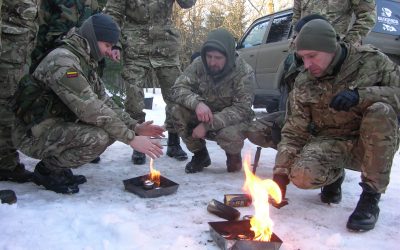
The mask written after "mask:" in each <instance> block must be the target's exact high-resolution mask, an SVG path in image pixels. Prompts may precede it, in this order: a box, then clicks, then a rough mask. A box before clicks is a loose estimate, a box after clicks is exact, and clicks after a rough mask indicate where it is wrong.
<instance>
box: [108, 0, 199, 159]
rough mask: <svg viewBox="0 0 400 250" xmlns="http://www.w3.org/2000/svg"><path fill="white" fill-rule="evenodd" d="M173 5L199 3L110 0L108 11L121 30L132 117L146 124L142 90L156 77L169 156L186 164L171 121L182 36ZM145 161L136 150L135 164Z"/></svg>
mask: <svg viewBox="0 0 400 250" xmlns="http://www.w3.org/2000/svg"><path fill="white" fill-rule="evenodd" d="M174 2H176V3H178V4H179V6H180V7H181V8H190V7H192V6H194V5H195V3H196V0H162V1H160V0H147V1H142V0H130V1H126V0H108V1H107V4H106V8H105V12H106V13H107V14H110V15H111V16H113V17H114V18H115V19H116V20H117V21H118V23H119V24H120V26H121V27H122V39H121V45H122V51H123V60H124V66H123V72H122V78H123V80H124V84H125V88H126V102H125V110H126V112H128V113H129V114H130V115H131V117H132V118H134V119H136V120H138V121H139V122H142V121H144V118H145V115H146V114H145V113H144V112H143V108H144V93H143V88H144V87H145V86H149V85H150V84H148V82H149V80H150V79H151V76H152V75H155V76H156V78H157V80H158V83H159V84H160V86H161V92H162V96H163V98H164V101H165V102H166V104H167V107H166V120H165V125H166V129H167V130H168V148H167V155H168V156H170V157H174V158H175V159H177V160H180V161H184V160H186V159H187V154H186V153H185V152H184V151H183V150H182V148H181V146H180V139H179V137H178V135H177V133H176V131H175V130H174V128H173V125H172V121H171V105H170V104H171V98H170V96H169V91H170V89H171V87H172V85H173V84H174V82H175V80H176V78H177V77H178V76H179V75H180V73H181V71H180V68H179V57H178V52H179V43H180V41H179V39H180V36H179V33H178V30H177V29H175V28H174V26H173V23H172V20H171V16H172V7H173V4H174ZM145 160H146V158H145V157H144V155H143V154H141V153H140V152H137V151H134V152H133V155H132V161H133V163H134V164H144V163H145Z"/></svg>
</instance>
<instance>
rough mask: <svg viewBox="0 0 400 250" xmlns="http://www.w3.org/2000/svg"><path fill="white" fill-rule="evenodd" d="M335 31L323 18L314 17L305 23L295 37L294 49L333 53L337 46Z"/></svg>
mask: <svg viewBox="0 0 400 250" xmlns="http://www.w3.org/2000/svg"><path fill="white" fill-rule="evenodd" d="M337 46H338V45H337V40H336V32H335V29H334V28H333V27H332V25H331V24H330V23H329V22H328V21H325V20H322V19H315V20H311V21H309V22H308V23H306V24H305V25H304V26H303V28H302V29H301V31H300V33H299V35H298V36H297V38H296V50H297V51H299V50H315V51H323V52H328V53H334V52H335V51H336V47H337Z"/></svg>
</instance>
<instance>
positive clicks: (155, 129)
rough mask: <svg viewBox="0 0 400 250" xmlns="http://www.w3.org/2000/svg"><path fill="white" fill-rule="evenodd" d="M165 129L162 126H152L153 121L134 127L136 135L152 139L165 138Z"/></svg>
mask: <svg viewBox="0 0 400 250" xmlns="http://www.w3.org/2000/svg"><path fill="white" fill-rule="evenodd" d="M164 131H165V129H164V128H163V127H162V126H158V125H153V121H147V122H143V123H141V124H137V125H136V127H135V133H136V134H138V135H147V136H152V137H156V138H157V137H165V135H164V134H163V132H164Z"/></svg>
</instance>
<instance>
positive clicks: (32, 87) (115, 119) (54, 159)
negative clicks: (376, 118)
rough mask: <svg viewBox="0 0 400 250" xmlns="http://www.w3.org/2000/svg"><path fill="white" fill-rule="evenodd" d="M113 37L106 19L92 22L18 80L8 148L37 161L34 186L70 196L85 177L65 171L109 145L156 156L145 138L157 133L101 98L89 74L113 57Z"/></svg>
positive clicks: (115, 38) (99, 88)
mask: <svg viewBox="0 0 400 250" xmlns="http://www.w3.org/2000/svg"><path fill="white" fill-rule="evenodd" d="M119 34H120V30H119V27H118V25H117V24H116V23H115V22H114V21H113V20H112V18H111V17H110V16H108V15H105V14H96V15H94V16H91V17H90V18H89V19H87V20H86V21H85V22H84V23H83V24H82V26H81V27H80V28H79V29H76V28H73V29H72V30H70V31H69V33H68V34H67V35H66V36H65V38H64V39H63V40H62V43H61V44H60V45H59V47H57V48H56V49H54V50H53V51H51V52H50V53H49V54H48V55H47V56H46V57H45V58H44V59H43V60H42V61H41V62H40V63H39V65H38V66H37V68H36V69H35V71H34V72H33V74H32V75H30V76H26V77H24V78H23V80H21V82H20V85H19V88H18V90H17V92H16V94H15V96H14V100H13V102H12V107H13V110H14V111H15V114H16V118H17V119H16V123H15V127H14V129H13V142H14V145H15V146H16V147H17V148H18V149H19V150H21V151H22V152H23V153H24V154H26V155H28V156H30V157H33V158H36V159H40V162H39V163H38V164H37V165H36V167H35V171H34V177H33V179H34V182H35V183H36V184H38V185H43V186H44V187H45V188H46V189H48V190H52V191H54V192H57V193H77V192H78V191H79V188H78V185H79V184H82V183H84V182H86V178H85V176H82V175H73V173H72V171H71V170H70V168H76V167H79V166H81V165H83V164H85V163H89V162H90V161H92V160H93V159H95V158H96V157H98V156H99V155H100V154H101V153H103V152H104V150H105V149H106V148H107V147H108V146H110V145H111V144H112V143H113V142H114V141H116V140H118V141H121V142H123V143H125V144H127V145H130V146H131V147H132V148H134V149H136V150H138V151H140V152H143V153H145V154H147V155H149V156H150V157H153V158H155V157H159V156H160V155H161V154H162V150H161V146H160V145H158V144H155V143H153V141H151V140H150V139H149V138H148V137H147V136H161V135H162V132H163V128H162V127H160V126H156V125H152V124H151V122H144V123H142V124H138V123H137V121H135V120H133V119H131V118H130V116H129V115H128V114H127V113H125V112H124V111H123V110H122V109H120V108H119V107H118V106H117V105H116V104H115V103H114V102H113V101H112V99H111V98H110V97H109V96H108V95H107V93H106V91H105V88H104V84H103V82H102V81H101V79H100V78H99V76H98V75H97V73H96V68H97V66H98V62H99V61H100V60H101V59H102V58H103V57H104V56H109V57H110V56H111V55H112V53H111V50H112V47H113V45H115V44H116V43H117V42H118V39H119Z"/></svg>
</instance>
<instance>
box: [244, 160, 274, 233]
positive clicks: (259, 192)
mask: <svg viewBox="0 0 400 250" xmlns="http://www.w3.org/2000/svg"><path fill="white" fill-rule="evenodd" d="M243 165H244V171H245V174H246V182H245V183H244V186H243V189H244V191H245V192H246V193H248V194H249V195H250V196H251V198H252V201H253V205H254V209H255V215H254V216H253V217H252V218H251V220H250V224H251V230H252V231H253V232H254V235H255V236H254V240H258V241H270V239H271V235H272V227H273V224H274V223H273V221H272V220H271V218H270V216H269V202H268V200H269V198H270V197H271V199H274V200H275V201H276V203H280V202H281V200H282V194H281V190H280V188H279V186H278V185H277V184H276V183H275V182H274V181H272V180H271V179H265V180H262V179H260V178H259V177H257V176H256V175H254V174H253V172H252V171H251V170H250V155H248V156H246V157H245V160H244V162H243Z"/></svg>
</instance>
